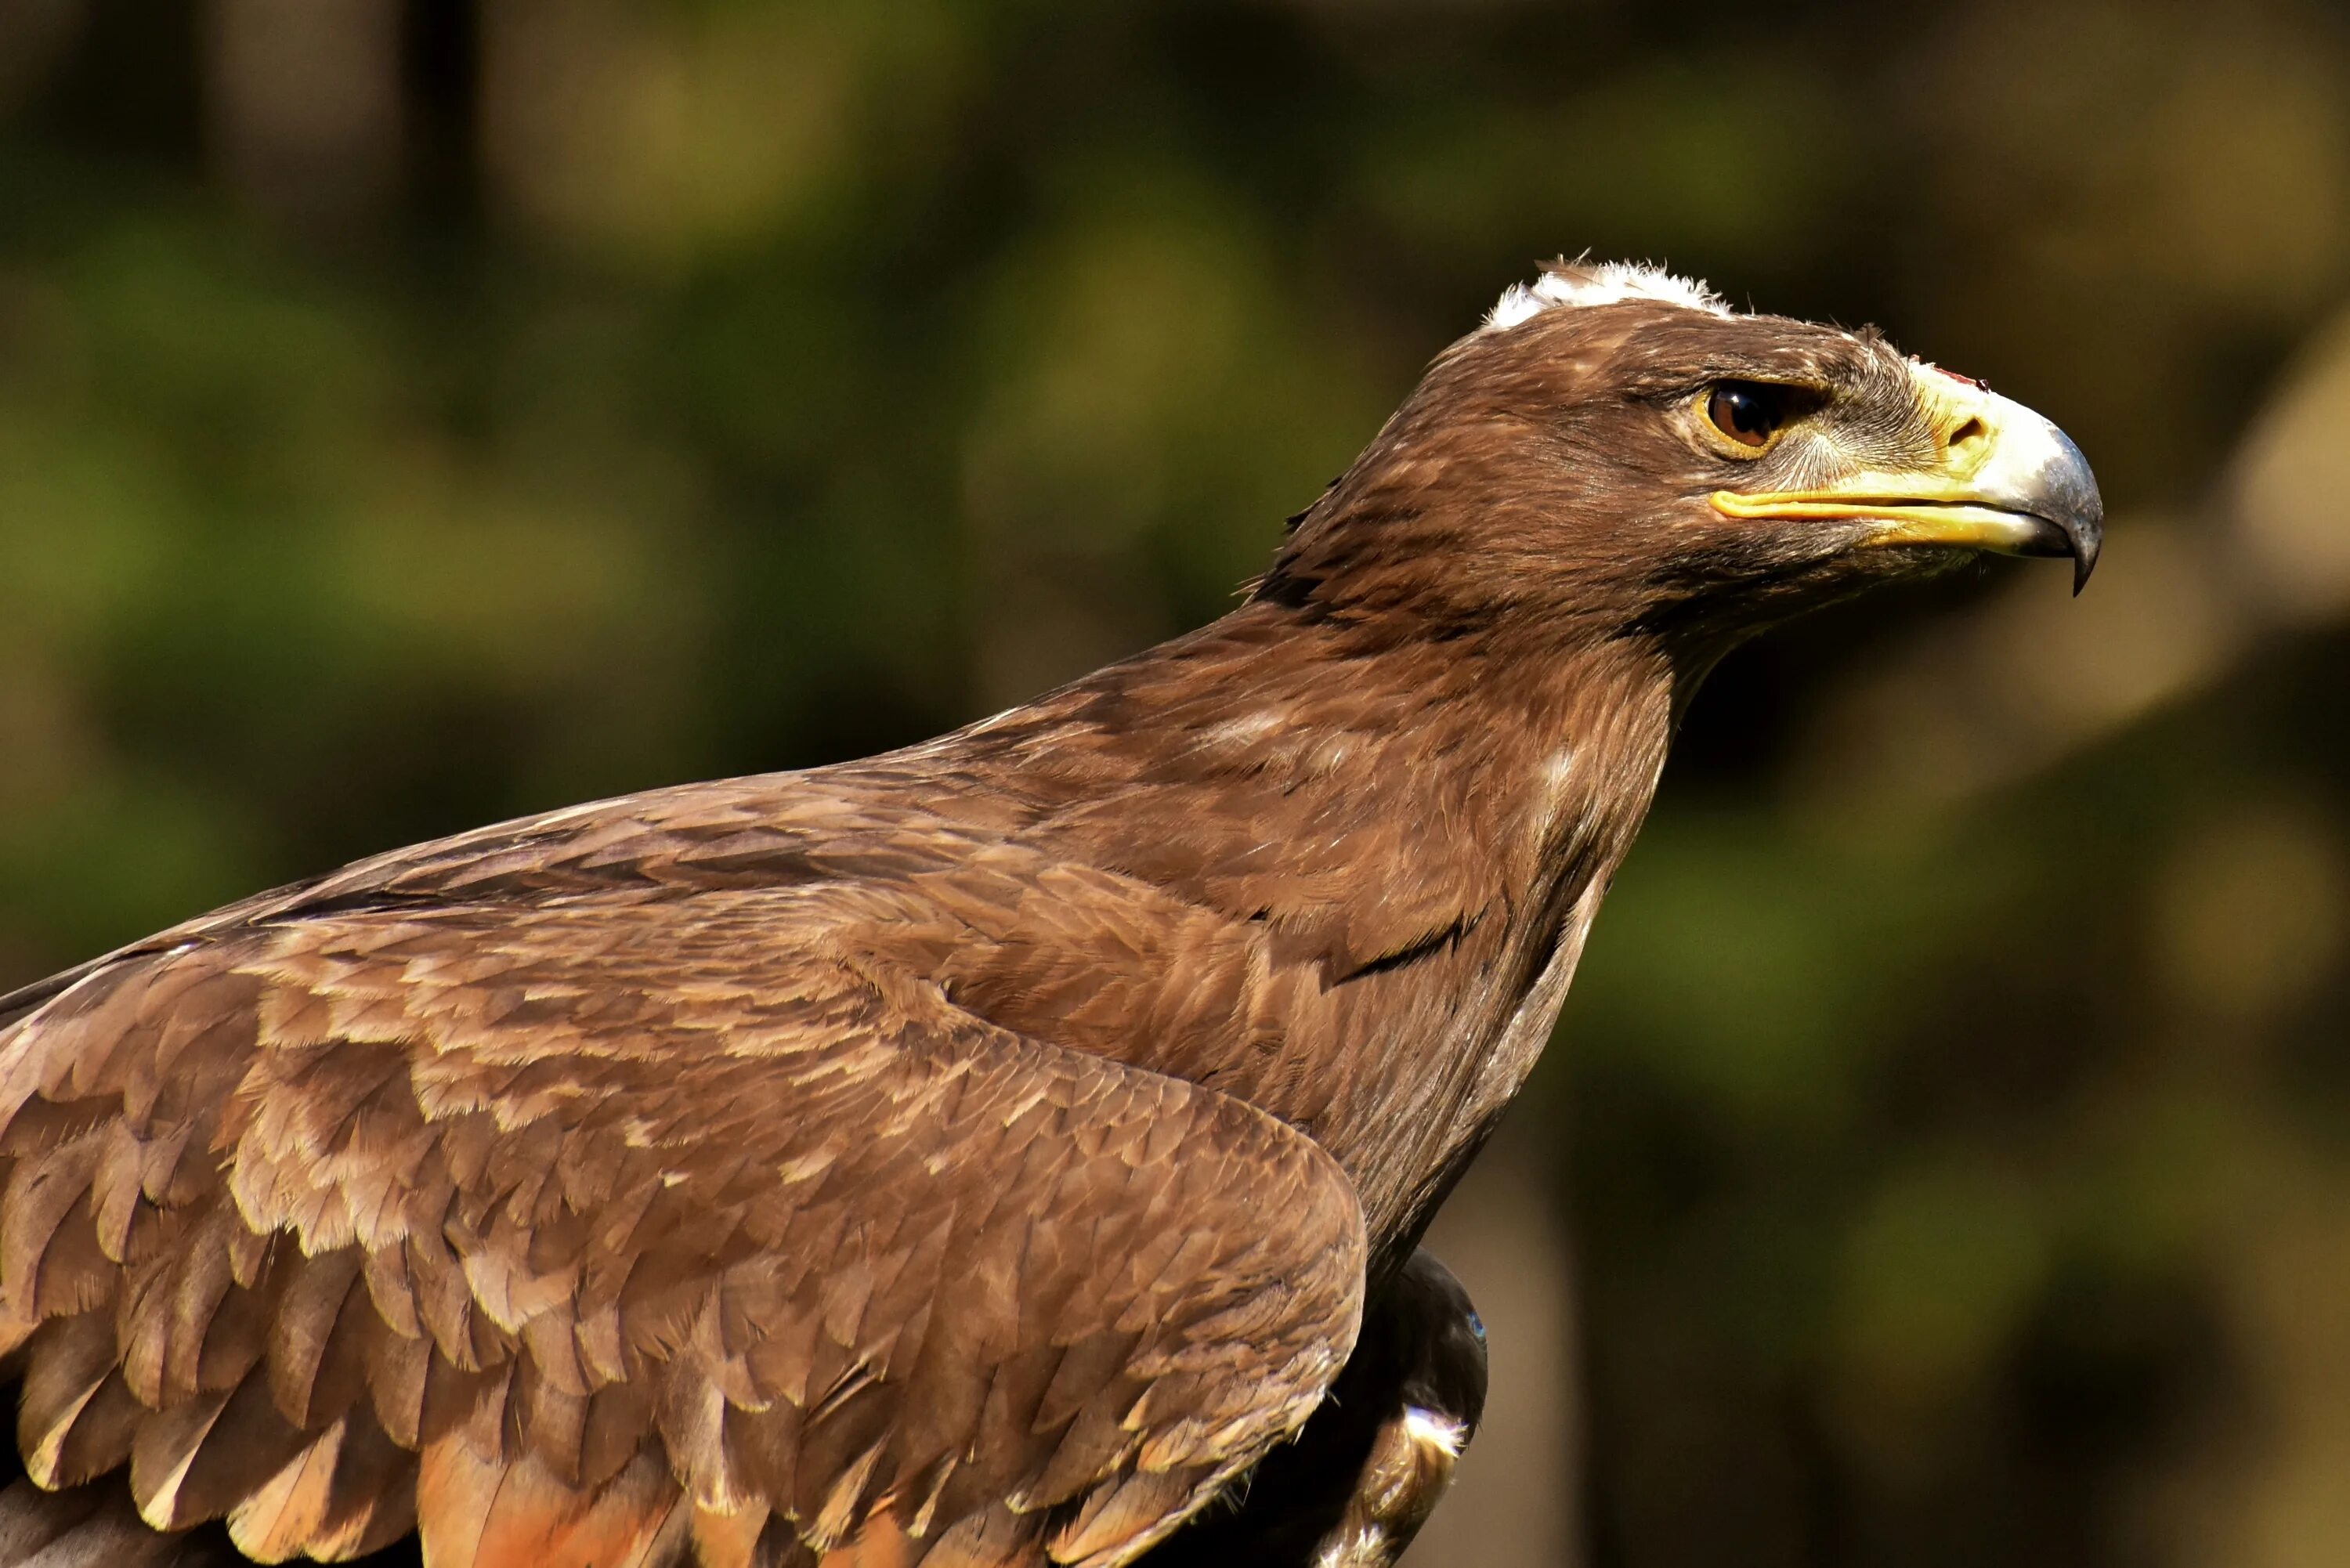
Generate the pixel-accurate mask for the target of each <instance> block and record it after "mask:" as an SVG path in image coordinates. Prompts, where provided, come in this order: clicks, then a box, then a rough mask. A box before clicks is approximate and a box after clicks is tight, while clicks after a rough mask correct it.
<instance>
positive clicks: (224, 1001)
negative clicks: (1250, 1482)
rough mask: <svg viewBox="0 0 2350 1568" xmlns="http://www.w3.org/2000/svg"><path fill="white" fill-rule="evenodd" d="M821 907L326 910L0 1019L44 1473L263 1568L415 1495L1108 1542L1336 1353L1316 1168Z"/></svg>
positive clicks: (978, 1554)
mask: <svg viewBox="0 0 2350 1568" xmlns="http://www.w3.org/2000/svg"><path fill="white" fill-rule="evenodd" d="M877 897H878V895H877ZM856 913H857V916H858V919H888V918H889V914H890V911H889V909H886V908H875V909H859V910H858V911H856ZM857 930H858V922H857V920H856V919H843V918H841V916H840V914H839V912H838V910H837V907H835V905H831V904H825V903H822V902H820V901H816V900H815V899H814V898H813V896H812V895H810V894H808V893H806V891H805V890H795V889H783V890H775V889H769V890H764V891H749V892H736V891H731V890H727V891H714V892H713V891H710V890H703V891H702V892H700V893H698V894H697V896H695V897H693V898H690V899H682V900H681V899H676V898H657V897H646V896H643V895H641V894H638V893H631V894H628V895H625V896H623V895H612V894H607V895H602V896H588V897H583V898H578V899H576V900H571V901H567V902H564V903H561V904H556V905H552V906H548V907H542V908H536V909H528V908H525V909H511V908H509V909H488V910H485V909H463V908H460V909H440V910H417V911H403V910H399V909H388V910H387V909H354V910H351V911H348V912H344V913H336V914H331V915H314V916H312V917H310V918H307V919H296V920H291V921H285V922H282V923H267V922H265V923H260V924H237V925H231V926H228V927H227V928H225V929H221V928H217V927H216V928H214V929H213V932H212V933H211V934H208V935H204V936H200V937H196V938H191V939H183V940H182V942H180V943H176V944H174V945H173V946H171V947H167V948H164V949H161V950H154V951H148V952H141V953H133V954H131V955H130V956H128V957H126V958H124V959H122V960H120V961H118V962H117V963H116V964H115V965H113V966H111V967H109V968H100V969H96V970H93V971H89V972H88V973H87V974H85V975H84V976H82V977H81V978H80V979H79V980H78V981H77V982H75V983H74V984H72V985H70V986H68V987H66V988H64V989H62V990H60V991H57V992H55V993H54V994H51V995H48V996H47V997H45V998H43V999H41V1000H40V1001H39V1002H37V1004H36V1005H35V1006H34V1007H33V1008H32V1009H31V1010H30V1011H29V1012H26V1013H24V1014H23V1015H22V1016H21V1017H20V1018H19V1019H18V1021H17V1022H16V1023H13V1024H8V1025H0V1117H5V1131H0V1157H5V1159H6V1161H7V1162H8V1164H9V1168H8V1170H7V1172H6V1176H5V1191H0V1325H8V1326H9V1334H10V1337H12V1338H16V1339H20V1340H22V1342H23V1344H24V1350H23V1355H24V1356H25V1357H26V1362H25V1365H26V1389H27V1394H26V1401H25V1405H24V1408H23V1411H22V1413H21V1418H20V1423H19V1440H20V1444H21V1446H22V1447H23V1449H24V1450H25V1451H26V1454H27V1455H28V1456H29V1457H30V1458H31V1459H32V1461H33V1473H34V1474H35V1475H36V1478H37V1479H40V1480H43V1481H44V1483H45V1484H68V1483H70V1482H74V1481H78V1480H83V1479H86V1478H87V1477H88V1476H90V1475H93V1474H97V1473H100V1472H103V1471H105V1470H107V1469H113V1468H118V1467H120V1466H121V1465H122V1464H124V1463H125V1462H126V1461H127V1462H128V1463H129V1465H130V1478H131V1486H132V1490H133V1492H134V1494H135V1496H136V1497H137V1500H138V1502H139V1505H140V1510H141V1511H142V1512H143V1513H144V1514H145V1516H146V1517H147V1519H148V1520H149V1521H150V1522H151V1524H153V1525H155V1526H157V1527H159V1528H177V1527H180V1526H183V1525H186V1524H189V1523H192V1522H196V1521H201V1520H204V1519H210V1518H218V1517H222V1516H224V1515H225V1516H227V1517H228V1518H229V1520H230V1521H231V1529H232V1532H233V1533H234V1537H235V1539H236V1540H237V1542H238V1543H239V1545H240V1546H241V1548H242V1549H244V1551H245V1552H248V1553H250V1554H251V1555H254V1556H255V1557H257V1558H261V1559H263V1560H282V1559H284V1558H286V1557H287V1556H291V1555H295V1554H297V1553H308V1554H311V1555H316V1556H320V1557H340V1556H348V1555H352V1554H354V1553H357V1552H362V1551H365V1550H369V1549H371V1548H373V1547H375V1546H377V1545H380V1544H381V1543H382V1542H384V1541H385V1540H387V1539H389V1538H390V1536H391V1535H393V1534H395V1533H397V1532H399V1531H400V1530H401V1529H404V1528H405V1527H407V1526H408V1525H409V1524H410V1523H411V1521H421V1530H422V1532H423V1535H424V1538H425V1545H426V1550H427V1551H428V1552H429V1553H430V1554H431V1558H432V1561H433V1563H435V1564H436V1568H459V1565H463V1564H467V1563H479V1564H482V1565H483V1568H489V1565H492V1564H500V1563H525V1562H526V1563H547V1564H560V1563H581V1564H585V1563H591V1562H592V1563H612V1562H615V1561H625V1562H639V1563H646V1564H649V1565H650V1564H652V1563H668V1562H675V1561H680V1560H681V1559H682V1558H683V1557H684V1556H685V1555H687V1554H689V1553H693V1554H698V1555H700V1556H702V1558H703V1559H704V1560H707V1561H710V1562H713V1563H716V1562H744V1563H749V1562H775V1563H794V1562H801V1561H809V1562H813V1561H816V1560H819V1559H820V1560H821V1561H822V1562H824V1563H829V1564H833V1565H835V1568H844V1565H847V1564H862V1563H872V1564H883V1563H888V1564H899V1563H902V1564H906V1565H908V1568H910V1565H912V1564H915V1563H974V1564H976V1563H1006V1564H1009V1563H1046V1562H1084V1563H1105V1564H1106V1563H1121V1562H1124V1561H1127V1560H1128V1558H1130V1557H1131V1556H1133V1555H1134V1554H1135V1553H1137V1552H1139V1551H1141V1550H1143V1549H1144V1548H1145V1547H1146V1546H1147V1545H1148V1544H1149V1542H1152V1541H1153V1540H1155V1539H1157V1538H1158V1537H1159V1535H1161V1534H1163V1533H1164V1532H1165V1531H1166V1530H1168V1529H1170V1528H1171V1527H1172V1525H1173V1524H1174V1523H1175V1522H1177V1521H1180V1519H1181V1518H1182V1517H1183V1516H1184V1514H1185V1513H1186V1512H1187V1511H1190V1510H1191V1509H1192V1508H1194V1507H1195V1506H1197V1505H1198V1503H1199V1502H1200V1501H1202V1500H1203V1499H1204V1498H1205V1497H1206V1496H1208V1495H1209V1494H1210V1493H1211V1492H1212V1490H1214V1489H1216V1488H1217V1487H1219V1486H1220V1485H1222V1483H1223V1482H1224V1481H1225V1480H1227V1479H1229V1478H1230V1477H1231V1476H1232V1474H1233V1473H1235V1472H1236V1471H1237V1470H1238V1469H1241V1468H1242V1467H1244V1466H1246V1465H1247V1464H1249V1463H1251V1462H1252V1461H1253V1459H1255V1458H1257V1457H1258V1456H1259V1455H1260V1454H1262V1453H1263V1451H1264V1449H1266V1448H1267V1447H1268V1446H1269V1445H1270V1444H1271V1443H1273V1442H1274V1440H1275V1439H1277V1438H1279V1437H1280V1436H1281V1435H1282V1434H1284V1432H1286V1431H1288V1430H1290V1429H1292V1428H1295V1427H1296V1426H1297V1425H1298V1424H1299V1423H1300V1422H1302V1421H1303V1419H1304V1418H1305V1415H1306V1414H1307V1412H1308V1411H1309V1410H1310V1409H1311V1408H1312V1407H1313V1405H1314V1403H1315V1401H1316V1400H1317V1399H1318V1397H1320V1394H1321V1392H1322V1390H1323V1388H1324V1387H1325V1386H1326V1384H1327V1383H1328V1381H1329V1380H1330V1378H1331V1377H1332V1376H1335V1374H1336V1370H1337V1368H1338V1366H1339V1365H1340V1363H1341V1362H1342V1361H1343V1360H1344V1358H1345V1356H1346V1354H1347V1348H1348V1346H1349V1345H1350V1344H1351V1341H1352V1338H1353V1335H1354V1332H1355V1325H1356V1322H1357V1314H1358V1310H1359V1297H1360V1291H1361V1281H1362V1271H1363V1256H1364V1237H1363V1233H1362V1228H1361V1219H1360V1215H1359V1212H1358V1210H1357V1207H1356V1204H1355V1199H1354V1196H1353V1192H1352V1189H1351V1188H1350V1187H1349V1185H1348V1183H1347V1179H1346V1178H1345V1177H1344V1175H1343V1174H1342V1173H1341V1172H1340V1171H1339V1170H1338V1168H1336V1165H1335V1164H1334V1163H1333V1162H1332V1161H1331V1160H1330V1159H1329V1158H1328V1157H1327V1156H1326V1155H1324V1154H1323V1153H1322V1152H1321V1151H1320V1150H1319V1149H1318V1148H1317V1147H1315V1145H1314V1144H1313V1143H1312V1142H1311V1141H1309V1140H1308V1139H1306V1138H1305V1137H1303V1136H1301V1135H1299V1134H1297V1133H1295V1132H1294V1131H1292V1130H1291V1129H1289V1128H1287V1127H1284V1126H1283V1125H1281V1124H1279V1123H1277V1122H1275V1121H1274V1120H1273V1119H1272V1118H1270V1117H1268V1116H1263V1114H1261V1113H1259V1112H1257V1111H1255V1110H1253V1109H1251V1108H1249V1107H1247V1106H1243V1105H1242V1104H1240V1103H1238V1102H1236V1101H1233V1100H1231V1099H1229V1098H1226V1097H1224V1096H1220V1095H1218V1094H1215V1093H1213V1092H1212V1091H1210V1090H1206V1089H1202V1088H1200V1087H1196V1086H1194V1085H1187V1084H1183V1083H1180V1082H1177V1081H1175V1080H1172V1079H1169V1078H1165V1077H1160V1076H1159V1075H1154V1074H1151V1073H1148V1072H1145V1071H1142V1070H1139V1069H1137V1068H1132V1067H1128V1066H1124V1065H1121V1064H1116V1063H1111V1062H1107V1061H1103V1060H1100V1059H1098V1058H1096V1057H1092V1056H1087V1055H1082V1054H1075V1053H1071V1052H1066V1051H1063V1050H1060V1049H1057V1048H1055V1047H1053V1046H1049V1045H1045V1044H1039V1043H1037V1042H1035V1041H1034V1040H1031V1039H1027V1038H1024V1037H1022V1036H1019V1035H1015V1034H1013V1033H1007V1032H1005V1031H1003V1030H1002V1029H998V1028H995V1027H993V1025H990V1024H987V1023H984V1022H983V1021H981V1020H979V1019H977V1018H975V1017H973V1016H972V1015H970V1014H968V1013H966V1012H962V1011H961V1010H959V1009H957V1008H956V1007H955V1006H953V1005H952V1003H951V1002H950V1001H949V1000H948V998H947V997H946V996H945V995H944V994H943V993H942V992H940V991H939V990H937V989H936V988H935V987H934V986H932V985H931V984H928V983H926V982H924V981H920V980H919V979H917V978H915V977H913V976H910V975H909V974H906V973H904V972H902V971H898V970H896V969H894V968H893V967H892V966H891V965H890V964H889V963H888V962H886V961H882V960H880V959H879V958H878V957H876V956H875V955H874V953H873V952H871V951H870V950H867V948H866V946H865V945H863V944H860V943H859V942H858V940H856V932H857ZM782 933H788V940H786V939H785V936H784V935H782ZM696 1542H699V1543H700V1544H699V1545H698V1546H697V1545H696V1544H695V1543H696ZM810 1552H813V1553H814V1556H810V1555H809V1553H810Z"/></svg>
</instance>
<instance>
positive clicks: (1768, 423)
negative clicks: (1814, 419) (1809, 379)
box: [1705, 381, 1803, 452]
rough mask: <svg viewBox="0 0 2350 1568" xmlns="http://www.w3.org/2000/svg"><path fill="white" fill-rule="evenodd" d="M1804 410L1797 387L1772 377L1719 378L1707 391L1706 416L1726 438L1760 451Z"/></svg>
mask: <svg viewBox="0 0 2350 1568" xmlns="http://www.w3.org/2000/svg"><path fill="white" fill-rule="evenodd" d="M1802 411H1803V410H1802V408H1801V407H1800V406H1799V402H1798V391H1797V389H1795V388H1794V387H1783V386H1779V385H1777V384H1776V383H1774V382H1771V381H1718V382H1716V383H1715V384H1714V385H1713V386H1712V387H1711V388H1709V389H1707V390H1706V393H1705V420H1706V423H1708V424H1710V425H1711V426H1712V427H1713V428H1714V429H1715V430H1716V431H1719V432H1720V433H1721V435H1722V436H1723V437H1724V438H1725V439H1726V440H1728V441H1731V442H1732V443H1733V444H1735V445H1738V446H1742V447H1744V448H1746V449H1747V450H1748V451H1749V452H1762V451H1763V450H1764V449H1765V448H1767V447H1769V446H1770V444H1771V443H1772V441H1774V440H1776V439H1777V437H1778V434H1779V431H1780V430H1781V428H1782V427H1783V426H1784V425H1786V424H1787V423H1788V421H1791V420H1793V419H1794V417H1795V416H1796V415H1797V414H1799V413H1801V412H1802Z"/></svg>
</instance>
